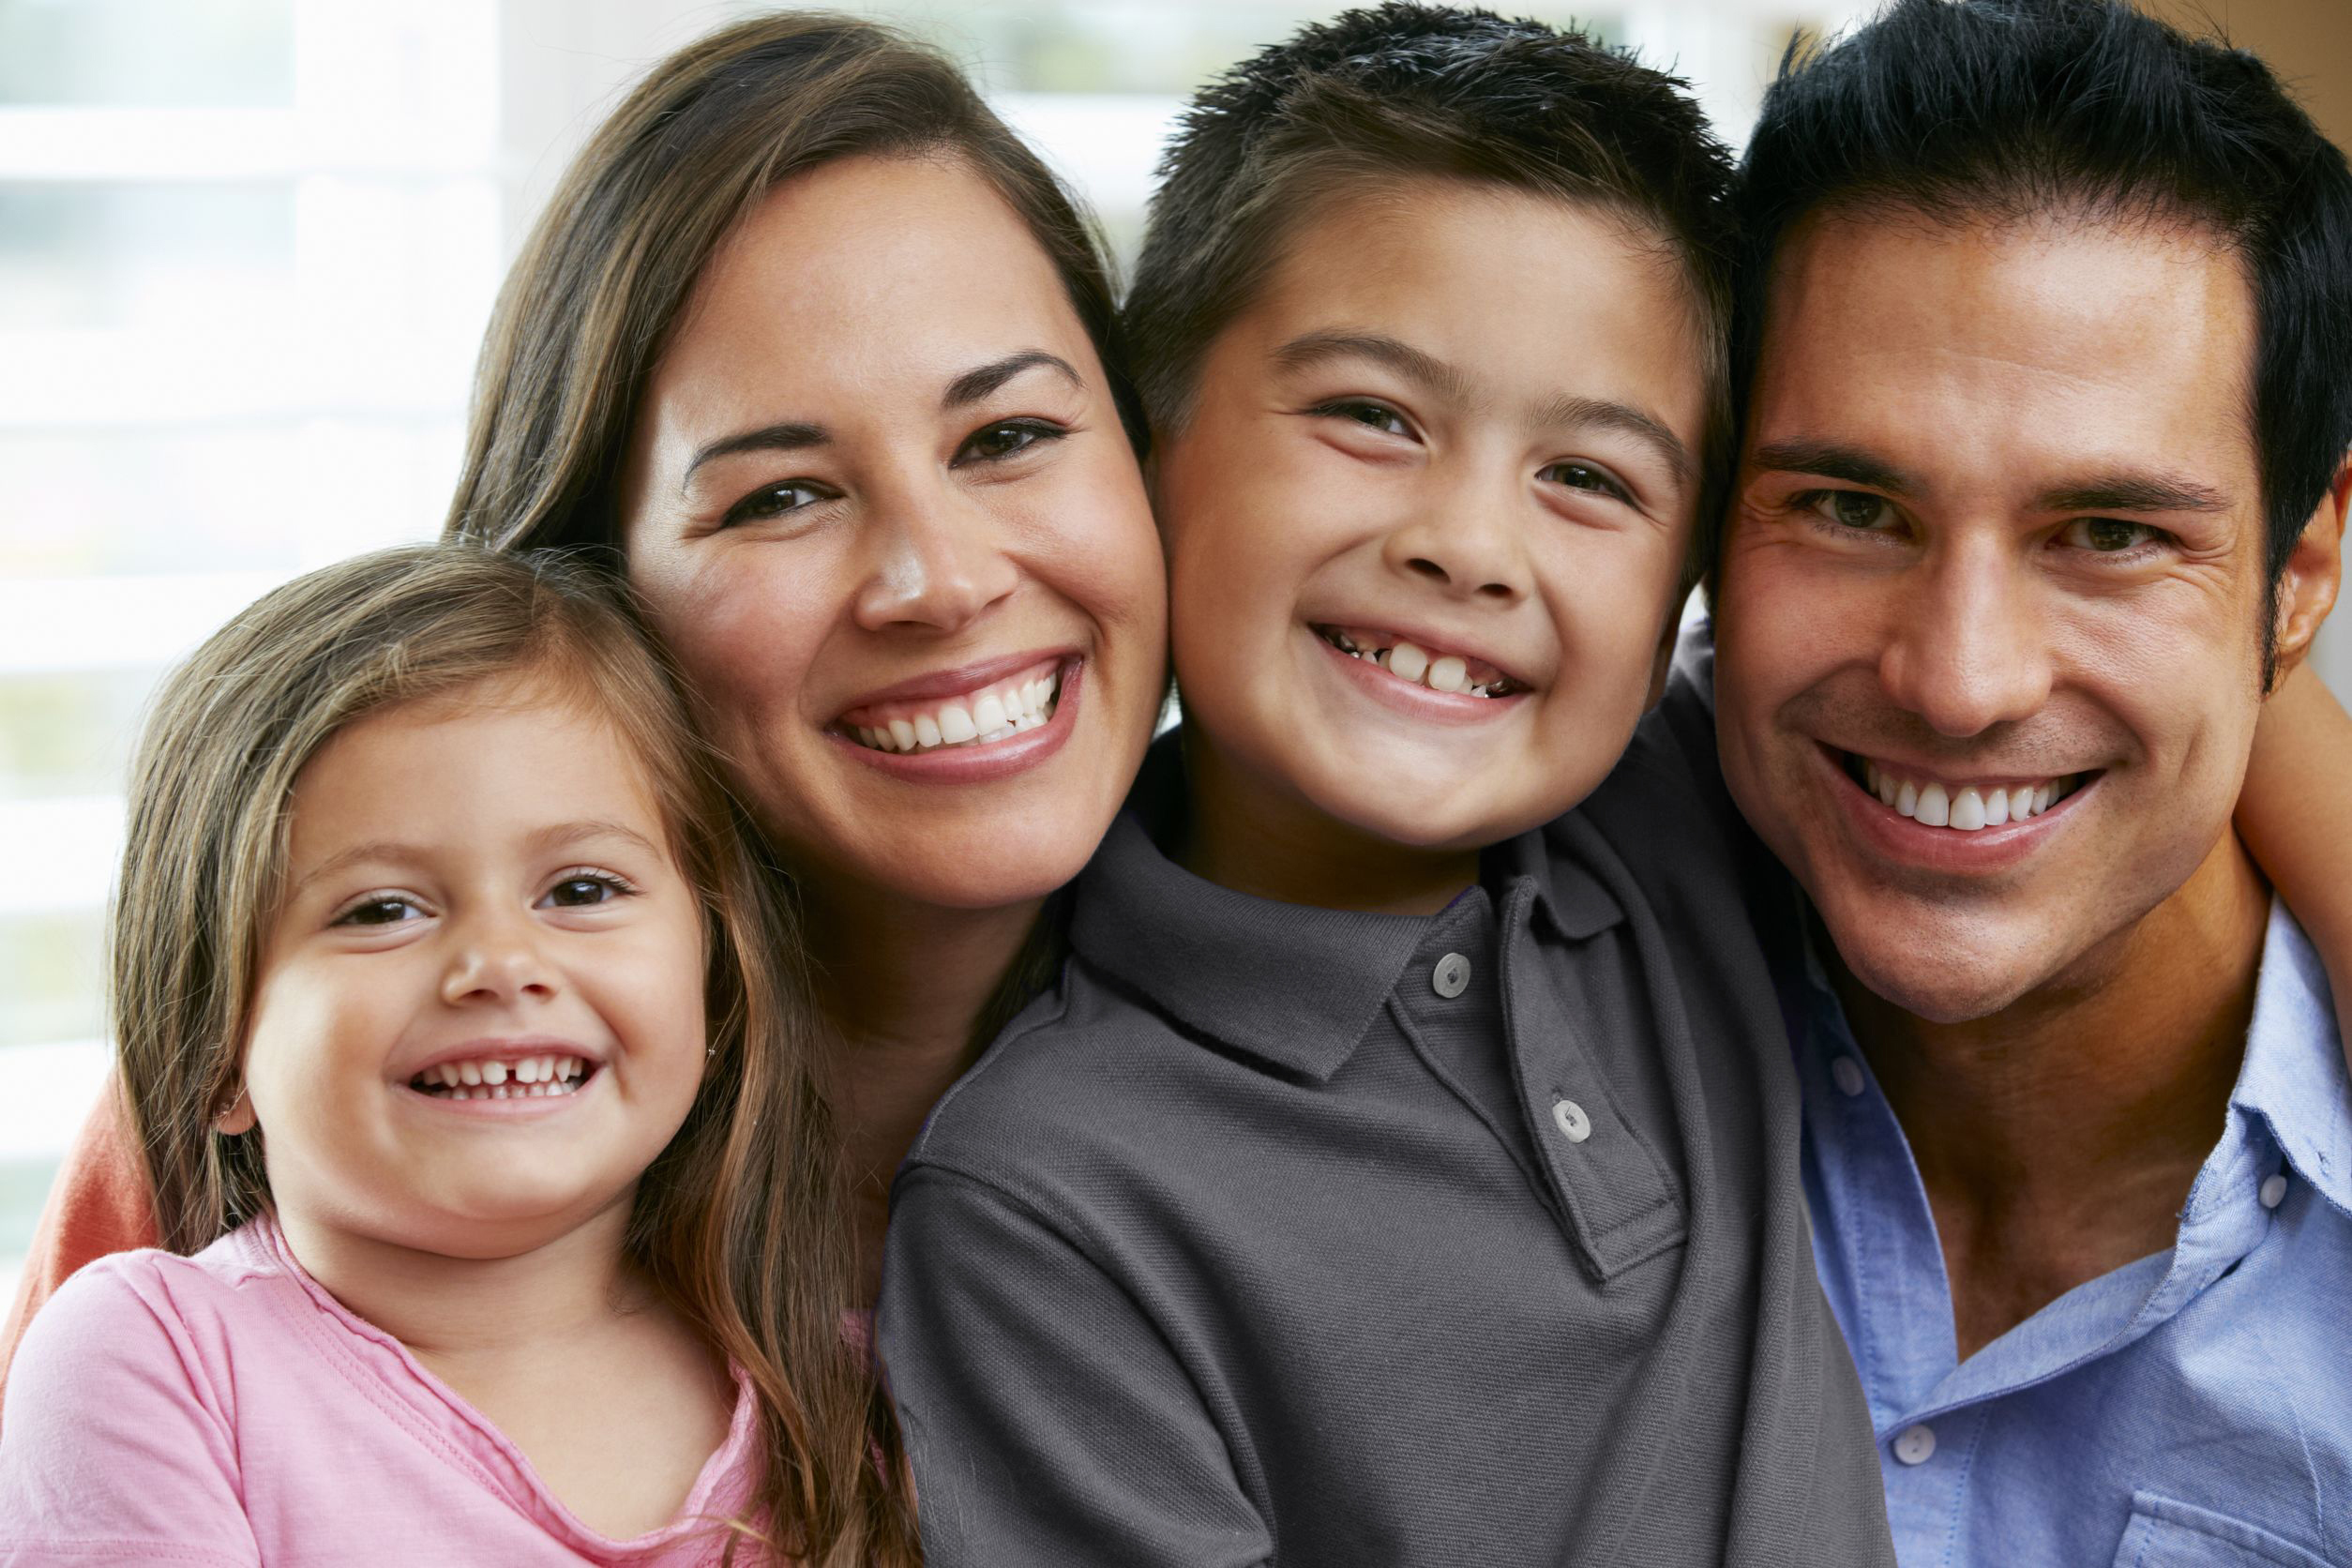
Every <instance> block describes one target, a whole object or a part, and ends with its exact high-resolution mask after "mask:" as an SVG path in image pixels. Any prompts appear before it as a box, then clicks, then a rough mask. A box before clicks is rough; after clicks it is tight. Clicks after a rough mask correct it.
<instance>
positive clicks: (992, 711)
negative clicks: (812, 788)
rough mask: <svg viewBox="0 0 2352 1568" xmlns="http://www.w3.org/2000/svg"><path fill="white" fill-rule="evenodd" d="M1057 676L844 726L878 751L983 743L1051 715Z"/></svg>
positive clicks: (1038, 724) (1034, 726) (1036, 724)
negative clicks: (933, 708) (909, 714)
mask: <svg viewBox="0 0 2352 1568" xmlns="http://www.w3.org/2000/svg"><path fill="white" fill-rule="evenodd" d="M1060 690H1061V677H1060V676H1059V675H1058V674H1057V675H1048V676H1041V677H1039V678H1038V679H1036V680H1033V681H1024V682H1022V683H1021V684H1020V685H1018V686H1000V687H997V688H994V689H991V690H988V691H983V692H980V693H977V694H976V695H974V696H972V697H968V698H966V699H964V700H963V701H956V702H946V703H942V704H941V706H940V707H939V708H938V710H937V711H935V712H932V713H927V714H915V715H913V716H912V717H908V718H894V719H889V720H887V721H885V722H883V723H882V724H878V725H874V726H872V727H870V728H869V727H867V726H866V725H863V724H858V725H851V726H849V727H848V731H847V732H848V733H850V734H852V735H854V736H855V737H856V738H857V740H858V742H859V744H860V745H863V746H872V747H873V748H874V749H876V750H878V751H928V750H931V749H932V748H934V747H936V746H968V745H972V744H975V743H976V744H979V745H983V746H985V745H988V743H990V742H992V741H1003V740H1010V739H1012V738H1013V737H1014V736H1015V735H1018V734H1021V733H1023V732H1025V731H1031V730H1035V729H1038V728H1039V727H1041V726H1043V725H1044V724H1046V723H1047V722H1048V721H1049V720H1050V719H1051V718H1052V717H1053V705H1054V699H1055V697H1056V695H1057V694H1058V693H1059V691H1060Z"/></svg>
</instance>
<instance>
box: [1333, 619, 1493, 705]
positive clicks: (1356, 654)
mask: <svg viewBox="0 0 2352 1568" xmlns="http://www.w3.org/2000/svg"><path fill="white" fill-rule="evenodd" d="M1319 635H1320V636H1321V637H1322V638H1323V639H1324V641H1328V642H1330V643H1331V645H1332V646H1333V647H1334V648H1337V649H1338V650H1339V651H1340V652H1341V653H1343V654H1346V655H1347V656H1349V658H1356V659H1364V660H1366V661H1368V662H1370V663H1373V664H1377V665H1379V666H1380V668H1381V669H1383V670H1385V671H1388V672H1389V673H1390V674H1392V675H1394V676H1395V677H1396V678H1397V679H1398V680H1400V681H1410V682H1411V683H1412V684H1413V685H1415V686H1427V687H1428V688H1429V689H1430V690H1432V691H1443V692H1450V693H1454V694H1455V695H1465V694H1466V695H1469V696H1471V697H1501V696H1504V695H1508V693H1506V691H1505V690H1504V688H1505V687H1507V686H1509V685H1510V682H1509V680H1508V678H1506V677H1503V676H1500V675H1498V676H1495V677H1493V678H1492V679H1490V680H1487V681H1486V682H1485V683H1484V684H1482V685H1472V684H1471V681H1470V661H1469V660H1468V659H1465V658H1463V657H1461V656H1459V655H1455V654H1440V655H1439V656H1437V657H1435V658H1432V657H1431V656H1429V652H1428V650H1427V649H1425V648H1422V647H1419V646H1417V645H1415V644H1413V643H1410V642H1407V641H1401V640H1400V641H1397V642H1396V643H1395V645H1394V646H1392V647H1387V648H1365V647H1362V646H1359V645H1358V644H1357V642H1356V641H1355V640H1354V639H1353V638H1351V637H1349V635H1348V634H1347V633H1346V632H1341V631H1322V630H1319Z"/></svg>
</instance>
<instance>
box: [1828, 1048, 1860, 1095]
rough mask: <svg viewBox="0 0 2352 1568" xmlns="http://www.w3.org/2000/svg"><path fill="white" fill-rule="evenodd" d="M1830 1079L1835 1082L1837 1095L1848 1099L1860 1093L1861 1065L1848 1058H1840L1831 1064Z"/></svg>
mask: <svg viewBox="0 0 2352 1568" xmlns="http://www.w3.org/2000/svg"><path fill="white" fill-rule="evenodd" d="M1830 1077H1832V1078H1835V1079H1836V1080H1837V1088H1838V1093H1841V1094H1844V1095H1846V1096H1847V1097H1848V1098H1849V1099H1850V1098H1851V1097H1852V1096H1854V1095H1856V1094H1859V1093H1862V1063H1859V1062H1857V1061H1855V1060H1854V1059H1853V1058H1852V1057H1850V1056H1841V1057H1839V1058H1838V1059H1837V1060H1836V1061H1834V1062H1832V1063H1830Z"/></svg>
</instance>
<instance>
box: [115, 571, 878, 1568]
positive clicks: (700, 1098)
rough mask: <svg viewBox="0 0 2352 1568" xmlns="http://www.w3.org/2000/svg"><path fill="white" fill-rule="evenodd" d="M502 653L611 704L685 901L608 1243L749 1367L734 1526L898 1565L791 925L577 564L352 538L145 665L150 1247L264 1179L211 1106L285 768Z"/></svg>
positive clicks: (670, 687) (657, 665)
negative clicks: (674, 1121) (695, 925)
mask: <svg viewBox="0 0 2352 1568" xmlns="http://www.w3.org/2000/svg"><path fill="white" fill-rule="evenodd" d="M502 677H503V678H507V679H515V678H521V679H525V680H528V681H531V682H533V683H534V684H535V686H537V687H538V688H539V689H543V690H545V691H546V692H547V693H548V695H549V697H550V700H553V701H571V702H575V703H579V704H580V705H581V706H583V707H586V708H588V709H590V710H592V711H594V712H596V713H597V714H598V715H599V716H606V717H609V719H610V720H611V723H612V724H613V725H614V727H615V728H616V729H617V730H618V731H620V733H621V734H622V735H623V736H624V737H625V738H626V741H627V742H628V744H629V745H630V746H631V748H632V749H633V751H634V752H635V754H636V755H637V757H638V759H639V760H640V761H641V763H642V765H643V766H644V768H645V770H646V774H647V776H648V777H649V778H650V779H651V781H652V782H653V785H654V788H655V793H656V799H657V800H658V801H659V803H660V805H661V808H662V813H663V817H664V821H665V822H666V825H667V828H668V831H669V834H670V838H671V843H670V848H671V852H672V853H673V854H674V855H675V857H676V859H677V862H678V865H679V867H680V869H681V870H682V871H683V872H684V873H685V875H686V878H687V879H688V881H689V882H691V883H692V884H693V886H694V887H695V889H696V890H697V892H698V894H699V895H700V897H701V907H702V918H703V927H704V944H703V945H704V949H705V952H706V955H707V958H706V972H705V975H704V996H705V1003H706V1009H707V1015H708V1031H709V1040H708V1044H709V1046H710V1048H711V1050H712V1053H713V1054H712V1056H711V1059H710V1062H709V1064H708V1068H707V1071H706V1072H705V1074H704V1077H703V1080H702V1085H701V1091H700V1092H699V1093H698V1094H697V1096H696V1099H695V1102H694V1105H693V1107H692V1108H691V1109H690V1110H689V1111H688V1113H687V1115H686V1123H685V1124H684V1125H683V1126H682V1127H681V1128H680V1129H679V1131H678V1134H677V1136H676V1137H675V1138H673V1139H672V1140H671V1143H670V1145H669V1147H668V1148H667V1149H665V1150H664V1151H663V1153H662V1154H661V1156H660V1157H659V1158H658V1159H657V1160H656V1162H655V1164H654V1166H653V1168H652V1169H650V1170H649V1171H648V1172H647V1173H646V1176H645V1179H644V1180H643V1181H642V1182H641V1184H640V1186H639V1190H638V1197H637V1206H636V1212H635V1214H634V1215H633V1217H632V1221H631V1224H630V1228H629V1232H628V1239H627V1246H628V1249H629V1253H630V1255H631V1258H632V1259H633V1261H634V1262H635V1263H637V1264H638V1265H639V1266H640V1267H641V1269H642V1270H643V1272H644V1274H646V1276H647V1277H648V1278H649V1279H650V1280H651V1281H652V1282H653V1283H654V1284H655V1285H656V1288H658V1289H661V1290H663V1291H664V1292H665V1293H666V1294H667V1295H668V1296H669V1297H670V1298H671V1300H672V1301H673V1302H675V1304H677V1305H678V1307H679V1308H680V1310H681V1311H683V1312H684V1313H685V1314H686V1316H687V1318H688V1319H690V1320H692V1321H694V1322H695V1323H697V1324H698V1325H700V1326H701V1329H702V1330H703V1331H704V1332H705V1333H706V1334H708V1335H709V1337H710V1339H711V1342H712V1344H713V1346H714V1348H715V1349H717V1350H718V1351H720V1352H722V1353H723V1354H725V1355H726V1356H728V1357H729V1358H730V1359H731V1360H732V1361H733V1362H734V1363H735V1364H738V1365H740V1366H742V1367H743V1368H744V1369H745V1371H746V1374H747V1375H748V1376H749V1378H750V1380H751V1381H752V1383H753V1385H754V1386H755V1388H756V1389H757V1391H758V1394H759V1397H760V1403H761V1434H762V1437H763V1438H764V1440H765V1441H764V1445H763V1446H764V1449H765V1460H766V1466H765V1471H764V1474H763V1475H762V1477H761V1481H760V1483H759V1485H758V1490H757V1492H756V1493H755V1502H756V1511H755V1514H754V1516H753V1518H752V1519H750V1520H746V1521H737V1528H738V1530H740V1531H741V1532H742V1535H739V1537H738V1540H737V1542H735V1543H732V1544H731V1545H739V1544H741V1542H742V1539H743V1538H744V1537H745V1536H749V1535H757V1536H760V1537H762V1538H764V1539H765V1540H766V1541H767V1542H768V1544H769V1546H770V1548H771V1549H772V1550H773V1551H774V1552H776V1554H777V1555H779V1556H789V1557H791V1558H793V1559H795V1560H800V1561H803V1562H806V1563H808V1564H810V1565H812V1568H813V1565H820V1564H822V1565H825V1568H833V1565H843V1568H846V1565H849V1564H852V1563H856V1564H864V1563H869V1562H872V1563H912V1562H915V1561H917V1560H919V1554H918V1552H917V1550H916V1548H915V1546H914V1534H913V1522H912V1511H911V1508H910V1507H909V1505H908V1502H907V1491H906V1486H905V1482H904V1464H903V1460H902V1458H901V1455H900V1449H899V1445H898V1441H897V1433H896V1430H895V1427H894V1426H893V1424H892V1421H891V1416H890V1410H889V1405H888V1402H887V1400H886V1399H885V1398H884V1396H883V1395H882V1393H881V1391H880V1389H879V1387H878V1386H877V1383H876V1380H875V1378H874V1375H873V1369H872V1364H871V1361H870V1357H869V1356H868V1354H867V1352H866V1351H864V1350H863V1349H857V1348H853V1347H852V1346H851V1345H850V1344H849V1343H848V1342H846V1341H845V1340H844V1338H843V1335H842V1326H843V1314H844V1312H845V1311H846V1310H847V1309H848V1308H849V1307H850V1306H851V1305H852V1301H853V1294H852V1291H853V1286H852V1279H853V1277H854V1275H853V1260H852V1240H851V1231H850V1229H849V1228H848V1226H847V1225H846V1224H845V1222H844V1219H843V1215H844V1214H846V1212H847V1210H848V1207H849V1199H848V1184H847V1182H846V1181H845V1179H844V1176H843V1172H842V1169H841V1164H840V1160H839V1157H838V1153H837V1140H836V1137H835V1132H834V1128H833V1125H832V1123H831V1119H830V1118H829V1116H828V1114H827V1112H826V1109H825V1106H824V1102H823V1100H822V1097H821V1095H820V1093H819V1092H818V1085H817V1065H816V1063H815V1060H814V1045H815V1041H816V1039H817V1034H816V1031H815V1026H814V1022H813V1017H812V1013H811V1010H810V1007H809V1004H808V1002H807V983H806V980H805V978H804V976H803V974H802V972H801V970H800V967H799V963H800V959H799V955H800V954H801V951H802V947H801V942H800V940H799V935H798V931H797V929H796V927H795V926H794V923H793V921H792V914H791V911H790V910H789V908H788V907H786V905H785V904H784V902H783V901H782V899H781V897H780V896H779V888H780V885H781V883H780V882H779V880H778V879H777V878H776V876H775V874H774V873H773V872H772V871H770V870H769V869H768V868H767V867H764V866H762V865H761V862H760V859H759V856H758V854H757V852H755V850H754V849H753V847H752V846H753V844H754V843H755V842H756V840H755V838H754V837H753V836H752V835H751V833H750V831H749V830H748V826H747V823H746V821H745V820H744V818H743V816H742V814H741V812H740V810H739V809H738V808H737V807H735V806H734V805H733V803H732V801H731V798H730V797H729V795H728V794H727V792H726V791H725V790H724V788H723V787H722V785H721V784H720V782H719V775H718V772H717V770H716V767H715V765H714V763H713V760H712V758H711V757H710V755H709V753H708V751H707V749H706V748H705V747H704V746H703V745H702V744H701V742H700V741H699V740H698V739H697V737H696V735H695V733H694V731H693V729H692V727H691V725H690V724H689V722H688V719H687V716H686V715H687V708H686V702H685V700H684V699H683V697H682V696H681V694H680V691H679V688H678V685H677V682H676V680H675V679H674V677H673V675H672V674H671V671H670V670H669V669H668V667H667V665H666V663H665V661H664V659H663V657H662V656H661V655H660V653H659V652H658V651H657V650H656V647H655V645H654V644H653V642H652V641H651V640H650V639H649V638H647V637H646V636H645V635H644V633H643V630H642V628H641V624H640V620H639V618H638V616H637V615H636V613H635V612H634V611H633V610H632V609H631V608H630V607H629V606H628V605H627V604H626V601H625V599H624V598H623V596H622V594H621V591H620V590H619V589H617V588H616V587H615V586H614V585H613V584H612V583H611V580H610V579H609V578H608V577H606V576H605V575H604V574H601V573H598V572H596V571H594V570H593V569H591V568H589V567H586V566H584V565H578V564H567V563H565V562H564V561H560V560H557V559H553V558H550V557H547V556H544V555H542V556H526V555H501V554H494V553H492V552H490V551H489V550H482V549H479V548H476V547H474V546H467V545H429V546H418V547H412V548H408V549H403V550H385V551H382V552H379V553H376V554H372V555H365V556H361V557H358V558H356V559H354V560H350V561H346V562H343V563H341V564H340V565H334V566H329V567H327V568H325V569H324V570H322V571H317V572H313V573H311V574H309V576H307V577H304V578H301V579H299V580H295V581H294V582H290V583H288V584H286V585H285V586H283V587H281V588H279V589H277V590H276V591H274V592H272V593H270V594H269V595H267V596H264V597H263V598H262V599H261V600H260V601H259V602H257V603H255V604H254V605H252V606H251V607H250V608H249V609H248V610H246V611H244V612H243V613H241V614H239V615H238V616H237V617H236V618H235V619H234V620H233V621H231V622H230V623H229V625H228V626H225V627H223V628H222V629H221V630H220V631H219V632H218V633H217V634H215V635H214V636H213V638H212V639H211V640H210V641H207V642H206V643H205V644H204V647H203V648H201V649H200V650H198V652H197V653H196V655H195V656H194V657H192V658H191V659H189V660H188V663H187V664H185V665H183V666H182V667H181V668H180V669H179V670H177V671H174V672H173V675H172V676H171V677H170V678H169V679H168V680H167V681H166V682H165V684H164V686H163V688H162V691H161V693H160V695H159V696H158V699H157V701H156V705H155V708H154V711H153V714H152V716H150V718H149V720H148V724H147V729H146V732H145V735H144V737H143V741H142V743H141V746H140V748H139V753H138V758H137V761H136V762H135V763H134V765H133V771H132V778H131V787H130V822H129V836H128V848H127V850H126V851H125V853H124V857H123V869H122V879H121V883H120V887H119V891H118V893H117V895H116V899H115V905H114V910H113V931H112V936H111V952H110V964H111V969H112V1011H113V1033H114V1039H115V1042H116V1049H117V1052H118V1054H119V1059H120V1062H121V1068H122V1080H123V1084H124V1087H125V1093H126V1098H127V1101H128V1109H129V1113H130V1117H131V1123H132V1126H133V1127H134V1129H135V1130H136V1134H137V1137H138V1139H139V1142H140V1145H141V1148H142V1150H143V1153H144V1154H145V1158H146V1164H147V1170H148V1175H149V1178H150V1181H151V1183H152V1184H153V1188H154V1196H155V1202H156V1214H157V1216H158V1220H159V1221H160V1227H161V1234H162V1239H163V1244H165V1245H166V1246H168V1247H170V1248H171V1249H172V1250H173V1251H175V1252H181V1253H192V1252H195V1251H198V1250H199V1249H201V1248H203V1247H204V1246H206V1245H207V1244H210V1243H212V1242H213V1241H214V1240H216V1239H217V1238H219V1236H220V1235H222V1234H223V1233H224V1232H226V1231H227V1230H229V1229H232V1228H233V1227H234V1226H236V1225H238V1224H241V1223H243V1222H244V1221H245V1220H248V1219H250V1218H252V1217H254V1216H255V1215H257V1214H261V1213H263V1212H264V1209H265V1208H266V1207H267V1205H268V1202H269V1187H268V1182H267V1179H266V1177H265V1175H264V1169H263V1163H262V1151H261V1147H260V1144H261V1138H260V1137H259V1135H258V1134H247V1135H245V1136H243V1137H235V1138H232V1137H229V1136H227V1135H224V1134H222V1133H220V1132H219V1131H218V1130H217V1129H216V1127H215V1125H214V1121H215V1117H216V1116H217V1114H218V1113H219V1110H220V1109H221V1108H223V1107H224V1106H225V1105H226V1104H227V1103H228V1102H229V1101H230V1100H231V1099H233V1098H234V1094H235V1093H236V1086H237V1082H238V1077H239V1056H240V1052H241V1048H242V1043H243V1041H244V1038H245V1034H246V1031H247V1027H248V1024H249V1016H248V1015H249V1007H250V1005H251V1002H252V995H253V988H254V984H255V981H256V978H257V976H256V969H257V965H258V963H259V959H260V954H261V949H262V942H263V937H264V931H265V930H266V928H267V926H268V924H269V922H270V920H271V918H272V916H273V913H274V912H275V910H276V907H277V902H278V899H279V895H280V891H281V882H282V879H283V876H284V871H285V864H286V844H287V834H288V826H289V811H288V805H289V802H290V800H291V798H292V795H293V791H294V782H295V780H296V778H297V777H298V776H300V774H301V772H302V770H303V767H304V766H305V765H306V764H307V763H308V762H309V761H310V759H311V758H312V757H314V756H316V755H317V754H318V752H319V750H320V748H321V747H322V746H324V745H325V744H326V743H327V742H328V740H330V739H331V738H332V737H333V736H334V735H335V734H337V733H338V732H339V731H341V730H342V729H343V728H345V727H346V726H348V725H350V724H352V723H353V722H354V721H355V720H357V719H360V718H363V717H365V716H368V715H369V714H373V713H376V712H379V711H381V710H383V709H384V708H387V707H389V706H391V705H393V704H396V703H403V702H411V701H416V700H419V699H423V698H432V697H445V696H449V695H453V694H456V693H458V692H460V691H462V690H464V689H465V688H468V687H472V686H477V685H479V684H480V683H483V682H485V681H490V680H492V679H495V678H502Z"/></svg>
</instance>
